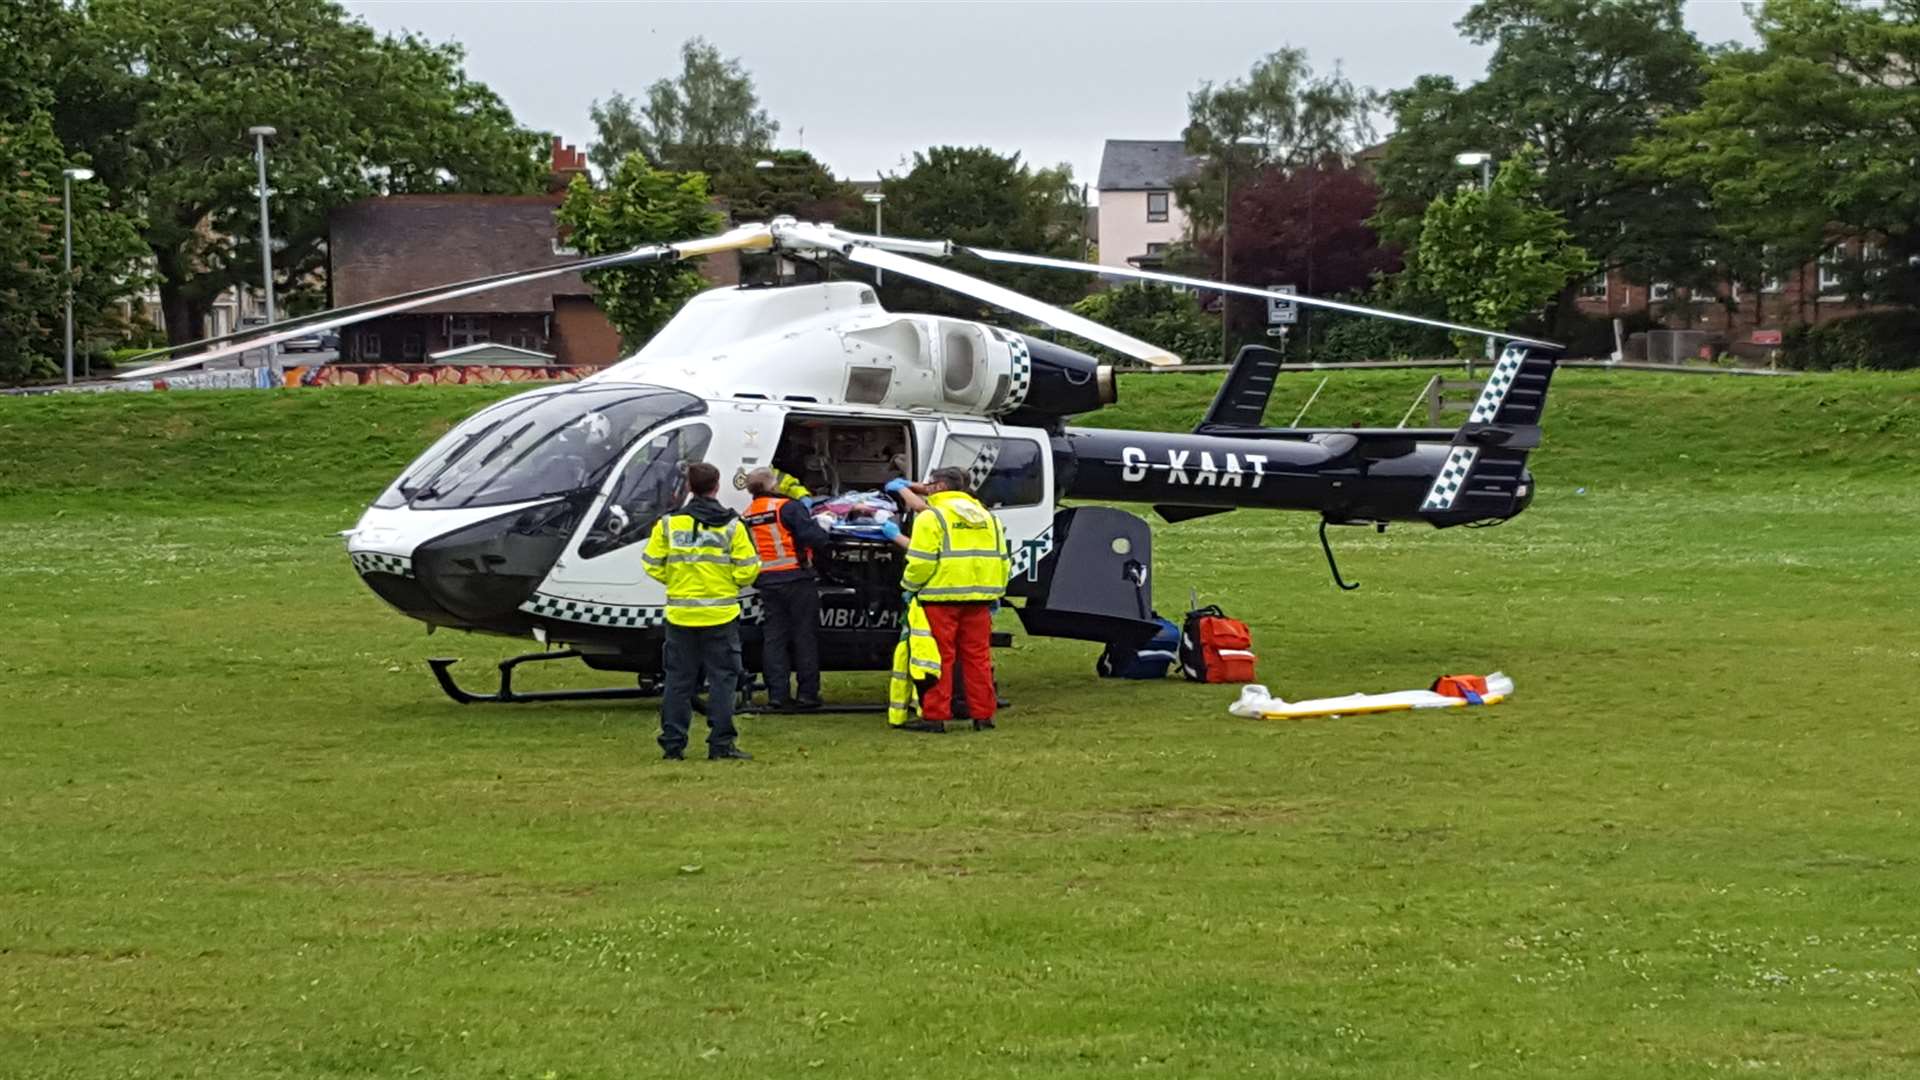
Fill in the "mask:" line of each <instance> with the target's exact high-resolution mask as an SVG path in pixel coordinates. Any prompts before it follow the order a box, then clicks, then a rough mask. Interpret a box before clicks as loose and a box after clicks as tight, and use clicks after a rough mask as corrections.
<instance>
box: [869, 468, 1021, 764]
mask: <svg viewBox="0 0 1920 1080" xmlns="http://www.w3.org/2000/svg"><path fill="white" fill-rule="evenodd" d="M918 486H919V488H920V489H921V493H922V494H924V495H925V496H926V508H925V509H924V510H921V511H920V512H919V513H918V514H916V515H915V517H914V521H913V533H912V535H911V536H910V537H909V536H908V535H906V534H904V533H901V532H900V531H899V530H898V529H897V528H893V527H889V529H888V530H887V533H888V537H889V538H890V539H892V540H893V541H894V543H896V544H899V545H900V546H901V547H903V548H906V550H907V569H906V572H905V573H904V574H902V575H901V578H900V587H901V588H902V589H903V590H905V591H906V594H907V596H906V599H907V602H908V604H910V605H911V604H916V603H917V604H919V605H921V607H922V608H923V609H924V610H925V612H926V615H927V622H928V624H929V625H930V627H931V629H932V631H933V638H934V642H935V644H936V645H938V646H939V649H940V679H939V681H938V682H936V683H934V684H933V685H932V686H931V687H928V688H925V689H923V690H922V692H921V694H920V719H918V720H909V721H906V722H905V723H901V724H897V725H895V726H896V730H901V731H924V732H933V733H938V732H944V731H945V730H946V724H947V721H949V720H960V719H966V720H971V721H973V726H974V728H975V729H976V730H977V729H981V728H991V727H992V726H993V715H994V709H995V707H996V705H997V703H998V696H997V692H996V690H995V688H994V685H993V656H992V652H991V646H992V638H993V613H994V611H995V610H996V609H997V608H999V606H1000V598H1001V597H1002V596H1004V595H1005V594H1006V591H1007V571H1008V560H1007V541H1006V536H1005V534H1004V533H1003V531H1002V530H1001V527H1000V520H999V519H998V518H996V517H994V516H993V512H992V511H990V510H988V509H987V508H986V507H985V506H984V505H982V504H981V502H980V500H978V499H976V498H974V497H973V493H972V484H971V483H970V482H969V479H968V477H967V473H966V470H964V469H955V468H941V469H935V470H934V471H933V474H932V475H931V476H929V477H928V478H927V481H926V483H925V484H922V485H918ZM956 682H957V683H958V685H959V686H960V687H961V692H962V694H963V695H964V696H965V698H966V703H967V715H966V716H965V717H957V716H955V715H954V712H953V699H954V686H955V684H956Z"/></svg>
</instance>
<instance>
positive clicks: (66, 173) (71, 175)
mask: <svg viewBox="0 0 1920 1080" xmlns="http://www.w3.org/2000/svg"><path fill="white" fill-rule="evenodd" d="M60 176H61V178H62V179H63V180H64V181H65V184H64V185H63V194H62V195H61V199H60V209H61V212H62V214H63V216H64V217H65V218H66V228H67V264H66V265H67V385H68V386H72V385H73V182H74V181H75V180H91V179H93V170H92V169H65V170H62V171H61V173H60Z"/></svg>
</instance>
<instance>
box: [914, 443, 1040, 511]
mask: <svg viewBox="0 0 1920 1080" xmlns="http://www.w3.org/2000/svg"><path fill="white" fill-rule="evenodd" d="M1042 453H1043V451H1042V449H1041V447H1040V444H1039V443H1037V442H1034V441H1033V440H1031V439H1001V438H993V437H989V436H982V435H951V436H948V438H947V441H946V445H945V446H943V447H941V449H940V464H941V465H942V466H943V467H950V468H958V469H965V470H966V472H967V475H968V476H969V477H971V478H972V480H973V487H974V491H973V493H974V496H975V497H976V498H978V499H979V500H980V501H981V502H982V503H985V504H986V506H987V508H988V509H990V510H998V509H1000V508H1002V507H1019V506H1038V505H1040V504H1041V503H1043V502H1045V501H1046V498H1047V473H1046V464H1045V462H1044V461H1043V460H1042V459H1041V457H1040V455H1041V454H1042Z"/></svg>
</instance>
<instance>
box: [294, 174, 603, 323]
mask: <svg viewBox="0 0 1920 1080" xmlns="http://www.w3.org/2000/svg"><path fill="white" fill-rule="evenodd" d="M563 198H564V196H563V195H560V194H549V195H391V196H386V197H382V198H373V199H362V200H361V201H359V202H357V203H353V204H352V205H350V206H345V207H342V208H340V209H339V210H336V211H334V212H333V215H332V217H331V218H330V219H329V221H328V233H329V236H328V250H329V257H330V258H331V260H332V263H333V302H334V304H335V305H338V306H345V305H348V304H359V303H364V302H366V301H368V300H377V299H379V298H381V297H383V296H392V295H395V294H396V293H404V292H413V291H415V290H417V289H425V288H431V287H433V286H435V285H441V284H446V283H448V282H456V281H464V280H466V279H468V278H477V277H485V276H487V275H489V274H501V273H505V272H507V271H510V270H530V269H536V268H539V267H543V266H552V265H557V264H560V263H564V262H570V261H572V260H573V259H576V258H578V257H579V256H577V255H559V254H555V252H554V221H553V212H554V210H556V209H557V208H558V207H559V205H560V202H561V200H562V199H563ZM592 292H593V290H592V289H591V288H590V287H588V285H587V283H586V281H585V280H583V279H582V278H581V277H580V275H579V274H562V275H559V276H556V277H551V278H544V279H542V280H539V281H532V282H528V283H526V284H524V285H515V286H510V287H508V288H504V289H492V290H489V291H487V292H482V293H475V294H473V295H471V296H463V297H461V298H459V299H457V300H448V301H444V302H442V303H438V304H429V305H427V306H425V307H422V308H416V309H415V311H416V312H417V313H420V314H427V315H455V314H476V315H477V314H489V315H508V314H512V315H525V314H546V313H548V312H551V311H552V310H553V298H554V297H555V296H582V295H590V294H591V293H592Z"/></svg>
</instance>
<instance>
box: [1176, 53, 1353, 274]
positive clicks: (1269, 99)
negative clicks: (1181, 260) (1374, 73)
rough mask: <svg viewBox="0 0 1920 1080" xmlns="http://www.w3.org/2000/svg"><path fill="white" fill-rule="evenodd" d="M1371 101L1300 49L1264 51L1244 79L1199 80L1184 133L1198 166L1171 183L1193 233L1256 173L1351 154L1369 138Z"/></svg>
mask: <svg viewBox="0 0 1920 1080" xmlns="http://www.w3.org/2000/svg"><path fill="white" fill-rule="evenodd" d="M1374 101H1375V97H1374V94H1373V92H1372V91H1370V90H1367V89H1365V88H1356V87H1355V86H1354V85H1353V84H1352V83H1351V82H1349V81H1348V80H1347V78H1346V77H1345V76H1343V75H1341V74H1340V72H1339V71H1338V70H1337V69H1336V70H1335V71H1334V73H1333V74H1332V75H1327V76H1323V77H1318V78H1316V77H1315V76H1314V74H1313V67H1312V65H1310V64H1308V63H1307V54H1306V52H1305V51H1304V50H1302V49H1281V50H1280V51H1278V52H1274V53H1269V54H1268V55H1267V56H1266V57H1264V58H1262V59H1261V60H1260V61H1259V62H1258V63H1256V64H1254V65H1253V68H1252V70H1250V71H1249V72H1248V73H1247V77H1246V78H1245V79H1243V80H1241V79H1236V80H1234V81H1233V82H1229V83H1227V84H1226V85H1225V86H1219V87H1216V86H1214V85H1213V84H1212V83H1203V84H1201V86H1200V89H1198V90H1196V91H1194V92H1193V93H1192V94H1190V95H1188V97H1187V116H1188V122H1187V128H1186V131H1185V132H1184V135H1183V138H1184V139H1185V142H1186V147H1187V152H1188V153H1189V154H1192V155H1194V156H1196V157H1198V158H1199V159H1200V168H1199V169H1198V170H1197V171H1195V172H1194V173H1192V174H1191V175H1189V176H1186V177H1183V178H1181V179H1179V180H1178V181H1176V182H1175V184H1174V193H1175V195H1176V196H1177V197H1178V198H1179V200H1180V206H1181V208H1182V209H1183V210H1184V211H1186V214H1187V218H1188V220H1189V221H1190V222H1191V223H1192V227H1193V230H1194V233H1195V235H1196V236H1197V235H1200V234H1203V233H1207V232H1213V231H1215V230H1217V229H1219V227H1220V207H1221V205H1222V204H1221V192H1222V191H1223V190H1225V189H1226V188H1230V187H1231V186H1232V184H1234V183H1239V182H1240V181H1241V180H1242V179H1243V178H1245V177H1247V176H1249V175H1251V174H1252V173H1253V172H1256V171H1258V170H1260V169H1263V168H1277V169H1280V170H1282V171H1283V172H1284V171H1291V170H1294V169H1299V168H1303V167H1305V166H1308V165H1311V164H1317V163H1320V162H1345V161H1346V160H1348V159H1349V158H1350V157H1351V155H1352V154H1353V153H1354V152H1356V151H1358V150H1359V149H1360V148H1361V147H1362V146H1363V145H1365V143H1366V142H1367V141H1368V140H1370V139H1371V138H1372V137H1373V123H1372V115H1373V108H1374ZM1223 184H1224V185H1226V188H1223Z"/></svg>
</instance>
